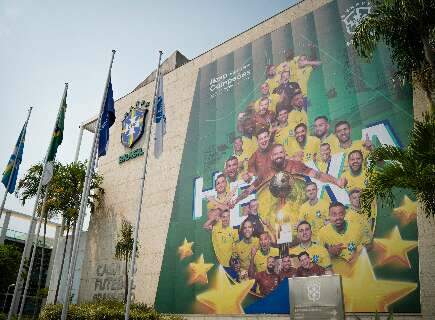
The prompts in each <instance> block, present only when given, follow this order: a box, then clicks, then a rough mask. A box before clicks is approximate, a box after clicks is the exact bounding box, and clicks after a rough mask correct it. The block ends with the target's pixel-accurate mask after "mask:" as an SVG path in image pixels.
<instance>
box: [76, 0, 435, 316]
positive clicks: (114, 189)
mask: <svg viewBox="0 0 435 320" xmlns="http://www.w3.org/2000/svg"><path fill="white" fill-rule="evenodd" d="M369 10H370V5H369V4H368V3H367V2H365V1H352V0H334V1H329V0H317V1H311V0H305V1H302V2H301V3H299V4H297V5H295V6H293V7H291V8H289V9H287V10H285V11H283V12H281V13H279V14H277V15H276V16H274V17H272V18H270V19H268V20H266V21H264V22H262V23H260V24H258V25H256V26H254V27H252V28H251V29H249V30H247V31H245V32H243V33H241V34H239V35H237V36H235V37H233V38H231V39H230V40H228V41H226V42H224V43H222V44H220V45H219V46H217V47H215V48H213V49H211V50H209V51H207V52H205V53H203V54H202V55H200V56H198V57H196V58H194V59H192V60H190V61H188V60H187V59H186V58H185V57H183V56H182V55H181V54H180V53H178V52H176V53H174V54H173V55H172V56H171V57H169V58H168V59H167V61H166V62H165V63H164V65H163V66H162V70H163V74H164V77H163V81H164V94H165V105H166V117H167V122H168V125H167V133H166V135H165V137H164V152H163V154H162V155H161V157H160V158H159V159H155V158H154V157H153V155H152V150H153V141H154V130H153V133H152V135H151V146H150V150H151V151H150V156H149V158H148V167H147V175H146V181H145V196H144V200H143V211H142V216H141V223H140V230H139V243H140V248H139V257H138V259H137V270H136V273H135V282H134V296H135V300H136V301H142V302H145V303H147V304H154V305H155V306H156V308H157V309H158V310H159V311H163V312H170V313H183V314H192V317H195V316H194V315H195V314H199V315H201V316H203V315H204V314H209V315H210V317H211V316H214V315H221V314H233V315H237V314H244V313H246V314H247V313H265V314H271V315H276V314H279V313H280V312H277V311H276V309H273V307H272V303H268V302H267V297H268V292H267V291H268V290H266V289H267V286H266V287H264V286H262V285H261V281H262V280H261V277H260V276H259V277H257V273H260V272H261V271H260V270H264V268H265V265H264V262H263V265H262V264H261V262H258V264H257V265H255V263H254V265H255V267H256V269H255V270H254V271H253V272H252V270H250V272H249V273H250V274H249V277H248V278H255V279H257V278H258V279H257V281H256V282H257V284H256V285H257V288H255V289H252V290H251V291H250V289H251V287H252V286H253V285H254V282H255V281H254V280H249V279H248V280H246V281H243V279H244V278H245V275H244V274H241V272H240V270H239V269H237V270H235V269H234V265H233V264H230V261H229V260H230V258H235V259H233V260H237V259H238V262H239V263H240V265H241V270H243V269H245V271H246V272H247V271H248V269H249V265H250V257H249V255H250V249H251V245H244V243H245V244H246V243H248V242H250V241H253V242H255V241H258V240H256V238H257V237H260V233H258V234H257V235H256V236H257V237H256V236H254V237H252V236H251V235H250V234H249V231H246V232H245V231H244V229H245V228H244V227H245V225H248V223H243V221H244V220H245V219H246V216H248V215H254V212H252V210H253V209H250V204H251V202H250V200H253V199H256V200H257V202H258V207H259V210H258V213H257V215H258V216H259V218H260V221H262V224H264V228H266V229H268V230H269V236H270V237H271V238H275V239H272V240H276V242H277V243H278V244H279V249H280V250H279V252H277V253H274V254H273V255H274V256H275V255H276V256H277V257H278V259H277V260H275V263H278V264H281V263H282V262H281V261H282V258H283V257H284V256H285V255H286V254H287V253H291V251H288V247H289V246H291V243H292V240H294V239H295V238H297V237H298V230H297V229H296V228H295V226H296V225H297V223H298V221H300V220H309V221H310V224H311V229H312V230H313V231H314V229H315V228H314V227H313V226H314V225H315V223H316V221H317V222H318V221H319V219H320V221H321V223H323V224H326V223H327V220H328V217H327V215H328V211H327V212H326V213H322V210H323V209H318V210H315V212H314V214H315V216H314V217H310V216H309V212H302V211H303V209H301V208H303V204H304V202H305V201H306V200H307V199H306V198H305V197H306V195H305V192H307V193H308V191H306V190H305V189H306V188H307V184H308V183H309V182H315V183H316V185H317V194H316V195H317V197H318V198H319V199H320V200H322V201H323V202H335V201H340V202H342V203H343V204H344V205H345V206H346V210H347V213H346V215H347V217H348V218H347V219H346V222H345V225H347V226H352V225H357V223H358V226H359V227H358V228H357V227H352V228H354V229H352V230H356V231H354V233H353V234H351V235H350V239H347V240H340V241H342V242H345V243H346V248H343V250H342V251H341V253H340V254H339V256H340V257H339V258H340V259H332V260H331V263H327V264H328V265H325V267H329V265H330V264H332V268H333V270H334V272H336V273H340V274H341V275H342V277H343V286H344V293H345V297H344V299H345V307H346V311H347V312H357V313H360V312H363V313H364V312H369V313H370V312H375V311H382V312H387V311H394V312H395V313H397V314H400V317H401V318H403V319H414V318H424V319H433V318H435V309H434V303H433V302H434V298H435V291H434V289H433V286H431V283H433V282H432V280H433V278H434V272H433V268H431V267H430V266H431V265H432V264H433V262H434V259H433V255H432V254H431V252H433V249H434V246H435V242H434V240H433V237H431V235H433V232H434V227H433V224H430V223H427V220H425V219H424V218H422V216H424V215H421V214H417V213H418V212H417V211H418V210H419V209H418V206H417V204H416V203H415V201H413V200H412V196H411V195H409V194H407V193H404V192H402V193H398V194H397V196H398V197H397V198H398V200H397V203H396V206H395V208H382V207H380V206H377V207H376V206H375V207H374V209H373V212H372V216H371V217H368V218H367V221H366V222H361V221H360V220H358V222H355V221H356V220H357V218H355V221H354V222H352V221H351V219H350V218H349V212H350V211H352V210H353V211H358V210H357V208H356V207H357V204H356V203H355V199H353V198H352V195H353V194H355V192H353V191H354V190H355V189H359V187H360V184H361V183H363V179H360V180H362V182H361V181H358V179H356V178H355V176H359V175H360V171H358V170H359V169H361V165H363V164H361V163H364V161H365V159H366V156H367V153H368V152H369V151H370V147H371V146H373V145H376V144H381V143H386V144H392V145H398V146H404V145H406V143H407V135H408V133H409V129H410V128H411V127H412V122H413V117H414V116H416V117H418V116H419V115H420V114H421V112H422V111H423V110H424V106H425V105H426V103H425V101H424V95H423V94H421V92H418V91H415V92H414V94H413V93H412V92H411V91H412V90H411V89H410V88H409V87H397V86H396V85H395V84H394V82H393V81H392V75H393V72H392V64H391V62H390V60H389V57H388V53H387V50H386V48H385V47H383V46H380V48H379V49H378V51H377V52H376V56H375V60H374V61H373V62H372V63H371V64H367V63H365V62H363V61H361V60H360V59H359V58H358V57H357V56H356V54H355V52H354V51H353V48H352V45H351V43H350V38H351V34H352V30H353V28H354V27H355V25H356V24H357V23H358V21H359V19H361V18H362V17H363V16H364V15H365V14H367V12H369ZM271 65H272V66H273V67H270V66H271ZM271 69H272V70H273V69H274V72H273V71H271ZM266 70H267V71H266ZM286 77H287V78H286ZM265 83H266V84H267V90H266V88H265V87H266V86H265ZM154 88H155V82H154V76H153V74H152V75H150V77H148V78H147V79H145V81H144V82H142V83H141V84H139V85H138V86H137V87H136V88H135V89H134V90H133V91H132V92H131V93H129V94H128V95H126V96H124V97H122V98H120V99H119V100H117V101H116V104H115V109H116V116H117V120H116V122H115V124H114V125H113V127H112V128H111V129H110V135H111V137H110V141H109V150H108V153H107V155H106V156H105V157H103V158H100V160H99V165H98V170H99V172H100V173H101V174H102V175H103V176H104V184H103V187H104V189H105V197H104V203H103V204H102V208H101V209H100V210H99V211H98V212H96V213H95V214H94V215H93V216H92V217H91V222H90V226H89V231H88V234H87V244H86V249H85V258H84V262H83V266H82V271H81V284H80V290H79V301H89V300H92V299H95V298H99V297H122V293H123V275H124V269H123V267H122V263H121V262H120V261H117V260H115V259H114V253H115V244H116V238H117V233H118V230H119V229H120V225H121V221H122V219H127V220H129V221H130V222H132V223H134V219H135V214H136V210H137V206H138V198H139V195H140V190H139V186H140V177H141V173H142V170H143V164H144V161H143V160H144V158H143V150H144V148H145V147H146V146H144V145H143V144H144V141H143V140H144V138H143V137H142V138H141V137H140V134H139V133H140V130H139V131H137V130H136V131H135V129H134V128H132V124H131V123H132V122H135V121H133V120H134V116H132V115H134V114H137V115H139V114H140V112H141V109H140V108H141V107H144V106H145V105H146V103H147V102H152V99H153V94H154ZM263 90H264V91H263ZM263 95H264V96H265V99H262V98H263V97H262V96H263ZM151 104H152V103H151ZM262 105H263V106H262ZM413 106H414V107H413ZM135 107H138V108H139V109H135ZM262 108H263V109H264V110H263V111H261V109H262ZM266 109H267V110H266ZM132 110H133V111H132ZM286 113H287V115H286ZM276 115H277V116H278V117H277V116H276ZM280 115H281V116H282V119H283V120H280V119H279V117H280ZM319 116H320V117H321V116H325V117H324V118H322V117H321V118H322V119H323V120H324V121H326V122H327V124H328V125H329V131H328V128H327V129H326V135H322V128H321V125H320V124H318V123H317V122H316V121H318V120H322V119H320V118H319ZM129 119H130V120H129ZM131 119H133V120H131ZM136 120H138V122H140V118H137V119H136ZM343 121H344V122H343ZM252 122H253V123H254V125H255V130H256V131H257V133H259V132H260V133H259V134H258V140H259V141H260V140H262V138H263V137H266V136H267V139H266V138H264V139H263V140H267V141H266V142H265V145H266V147H265V149H264V152H265V153H267V157H265V158H263V160H261V159H260V160H258V161H259V162H255V161H254V160H252V156H253V154H254V152H256V149H257V141H256V139H255V138H252V137H251V134H250V133H248V131H249V130H248V127H249V123H252ZM300 123H303V124H304V125H302V126H300V125H299V124H300ZM343 127H344V129H343ZM264 128H266V130H263V131H262V133H261V130H262V129H264ZM341 129H343V130H344V131H346V129H347V133H346V132H344V133H342V132H341ZM267 130H269V131H267ZM272 131H273V138H271V136H270V134H271V133H272ZM328 132H329V133H332V135H331V136H330V137H328V134H327V133H328ZM323 133H325V132H323ZM120 137H121V142H120V139H119V138H120ZM239 137H240V139H239ZM323 138H325V139H323ZM349 138H350V145H348V142H349V140H346V139H349ZM136 139H137V141H135V140H136ZM271 139H274V140H275V141H274V142H275V144H280V145H282V146H281V147H282V149H283V150H284V152H285V153H286V155H287V157H286V158H285V160H286V161H287V160H288V159H289V158H291V159H296V160H294V161H295V163H296V162H297V163H298V164H295V165H294V167H291V169H288V170H287V171H290V173H292V174H297V176H292V177H293V178H292V177H291V178H290V180H291V182H290V183H289V184H290V187H291V188H290V189H291V191H289V192H287V193H286V194H284V195H282V194H281V193H280V192H281V191H279V190H281V189H280V187H279V186H277V188H274V187H273V183H272V180H271V181H266V180H267V179H264V178H265V177H269V175H268V174H270V173H271V172H272V173H273V170H271V168H273V167H270V164H269V167H268V170H269V171H267V172H263V171H262V170H263V169H264V168H265V166H267V165H265V164H264V161H266V162H267V161H269V157H271V153H272V151H273V150H274V149H273V148H272V144H271V141H272V140H271ZM236 140H239V141H241V142H242V143H243V146H244V150H242V149H240V150H239V149H237V148H238V147H236V146H234V142H235V141H236ZM352 140H353V141H352ZM325 142H327V143H328V146H329V149H330V150H329V158H328V155H327V152H326V155H325V152H324V153H321V150H320V148H321V145H322V146H323V147H327V146H326V145H323V143H325ZM260 144H261V142H259V145H260ZM259 147H260V148H261V146H259ZM141 148H142V150H140V149H141ZM268 148H269V149H268ZM234 149H237V150H236V151H234ZM270 149H273V150H270ZM354 150H357V151H358V150H359V152H353V151H354ZM243 152H244V154H245V156H244V157H243V156H241V155H242V154H243ZM233 153H235V155H236V158H237V161H238V164H237V165H236V168H238V172H237V173H238V174H239V177H235V173H234V171H232V169H231V168H230V164H229V162H228V161H230V162H231V155H233ZM265 153H264V154H265ZM277 153H279V152H278V151H277ZM246 154H247V155H246ZM237 156H241V157H237ZM258 157H260V158H261V155H260V156H258ZM276 157H277V158H279V156H276ZM323 157H325V159H323ZM354 157H357V158H358V157H359V159H360V160H358V159H356V160H355V159H354ZM265 159H266V160H265ZM321 160H324V162H325V163H327V165H326V168H323V167H322V166H324V165H322V164H321ZM244 161H245V163H244V164H243V162H244ZM261 161H263V162H261ZM358 161H359V162H358ZM301 163H303V165H299V164H301ZM358 164H359V165H360V166H359V167H358ZM322 168H323V169H322ZM298 170H299V171H298ZM310 170H311V171H310ZM284 171H285V170H284ZM317 171H324V173H325V176H322V175H320V174H318V173H316V172H317ZM220 173H223V174H224V176H223V178H220V176H219V174H220ZM246 174H250V175H251V176H252V177H250V178H252V179H254V177H256V178H257V183H258V181H259V182H261V183H258V184H257V185H255V190H254V191H255V193H253V194H250V195H248V194H244V193H243V190H246V188H248V187H249V186H250V185H251V183H253V182H252V181H253V180H250V179H249V177H246V176H245V177H243V175H246ZM236 175H237V174H236ZM326 175H327V176H328V177H326ZM272 176H273V174H272ZM330 177H332V178H330ZM342 177H347V182H348V183H347V185H346V187H344V186H343V185H342V181H343V180H341V181H340V180H339V179H340V178H342ZM260 178H262V179H264V181H262V179H260ZM219 179H220V180H219ZM219 181H221V182H222V184H225V186H224V187H223V189H221V190H219V187H218V184H219V183H220V182H219ZM262 182H264V183H262ZM343 187H344V188H343ZM274 190H278V191H277V193H275V191H274ZM243 195H245V196H247V197H244V196H243ZM236 198H237V201H234V199H236ZM230 200H232V201H230ZM320 200H319V201H320ZM230 202H231V204H230ZM234 204H235V205H234ZM328 205H329V203H328ZM225 207H228V208H225ZM226 209H229V223H227V222H224V221H223V220H224V218H222V216H223V212H224V211H227V210H226ZM254 211H255V210H254ZM322 215H323V216H322ZM417 217H418V219H417ZM322 219H323V220H322ZM227 224H229V226H228V227H227ZM417 225H418V232H417ZM322 226H323V225H321V226H320V227H322ZM320 227H319V228H318V229H320ZM228 228H229V229H228ZM246 229H249V226H248V227H246ZM251 229H252V223H251ZM228 230H229V231H228ZM237 230H240V231H239V232H238V233H237ZM227 231H228V232H229V233H228V234H227V235H223V236H222V234H225V232H227ZM317 231H318V230H317V229H316V232H317ZM251 233H252V232H251ZM219 234H220V235H221V238H219V236H218V235H219ZM356 234H358V235H356ZM363 234H364V235H365V238H364V236H363ZM214 235H216V236H214ZM244 240H249V241H245V242H243V241H244ZM313 240H319V241H320V242H322V243H331V244H332V243H334V236H333V235H332V231H330V232H329V233H328V232H326V231H325V232H322V231H319V232H318V233H313ZM228 242H230V244H228ZM263 242H264V241H263ZM266 242H267V241H266ZM368 243H372V245H367V244H368ZM392 244H395V245H394V246H392ZM228 245H229V246H228ZM396 245H397V246H396ZM252 246H256V245H252ZM267 246H268V245H263V247H258V249H257V251H258V250H260V249H261V250H263V251H265V252H267V251H268V248H267ZM399 246H400V248H399V249H400V250H397V248H398V247H399ZM228 248H229V249H228ZM234 248H236V249H234ZM395 249H396V250H395ZM248 251H249V252H248ZM269 252H270V251H269ZM311 255H312V257H311V258H314V256H317V258H316V259H318V258H319V256H320V258H321V254H314V253H313V254H311ZM263 258H264V257H263ZM259 259H260V258H259ZM264 259H267V258H264ZM316 259H313V260H315V261H314V262H316V263H317V262H318V263H319V264H320V262H319V260H316ZM325 259H326V258H325ZM327 259H329V257H328V258H327ZM233 260H232V261H233ZM260 260H261V259H260ZM233 262H234V261H233ZM293 262H294V263H295V264H297V263H298V262H297V259H296V260H294V261H293ZM280 268H281V269H282V267H281V266H275V270H276V271H277V272H279V269H280ZM272 280H273V279H272ZM271 286H272V287H270V286H269V287H270V288H269V289H270V290H269V291H272V293H273V292H275V293H276V292H277V287H276V286H278V283H276V284H272V285H271ZM272 293H270V294H272ZM281 298H282V297H281ZM276 299H280V298H279V297H277V298H276ZM264 317H267V316H264Z"/></svg>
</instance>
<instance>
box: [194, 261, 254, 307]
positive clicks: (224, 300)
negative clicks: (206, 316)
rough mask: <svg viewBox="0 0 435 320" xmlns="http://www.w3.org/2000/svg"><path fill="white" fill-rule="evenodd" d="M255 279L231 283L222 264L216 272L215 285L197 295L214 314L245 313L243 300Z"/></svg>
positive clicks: (200, 301) (199, 300)
mask: <svg viewBox="0 0 435 320" xmlns="http://www.w3.org/2000/svg"><path fill="white" fill-rule="evenodd" d="M254 282H255V280H248V281H244V282H242V283H235V284H233V285H232V284H231V283H230V280H229V279H228V278H227V276H226V274H225V271H224V269H223V267H222V266H219V268H218V270H217V273H216V280H215V285H214V287H213V288H212V289H209V290H207V291H205V292H203V293H201V294H199V295H197V296H196V299H197V300H198V302H199V303H201V304H203V305H205V306H206V307H208V308H210V309H211V310H212V313H214V314H243V313H244V312H243V308H242V302H243V300H244V299H245V297H246V296H247V295H248V293H249V290H250V289H251V288H252V286H253V285H254Z"/></svg>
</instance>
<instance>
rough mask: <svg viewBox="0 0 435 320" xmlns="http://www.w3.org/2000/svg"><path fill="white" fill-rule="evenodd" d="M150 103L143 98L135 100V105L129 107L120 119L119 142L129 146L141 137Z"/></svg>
mask: <svg viewBox="0 0 435 320" xmlns="http://www.w3.org/2000/svg"><path fill="white" fill-rule="evenodd" d="M149 105H150V103H149V102H146V101H144V100H142V101H137V102H136V105H135V106H134V107H133V106H132V107H130V111H129V112H127V113H125V115H124V120H122V132H121V143H122V144H123V145H124V146H126V147H128V148H131V147H133V145H134V144H135V143H136V142H137V141H138V140H139V139H140V138H141V137H142V134H143V131H144V127H145V119H146V115H147V113H148V107H149Z"/></svg>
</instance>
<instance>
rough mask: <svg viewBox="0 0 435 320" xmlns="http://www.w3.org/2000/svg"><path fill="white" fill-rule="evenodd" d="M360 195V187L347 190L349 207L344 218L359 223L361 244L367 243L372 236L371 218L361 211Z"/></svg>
mask: <svg viewBox="0 0 435 320" xmlns="http://www.w3.org/2000/svg"><path fill="white" fill-rule="evenodd" d="M360 195H361V189H353V190H351V191H350V192H349V200H350V207H349V208H348V209H347V210H346V219H347V220H349V221H350V222H351V223H352V222H354V223H359V225H360V226H361V229H362V231H363V244H364V245H367V244H369V243H370V242H371V241H372V237H373V229H372V226H373V223H372V222H373V218H372V217H370V218H369V217H367V216H366V215H365V214H363V213H362V212H361V205H360Z"/></svg>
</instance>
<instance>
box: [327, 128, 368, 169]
mask: <svg viewBox="0 0 435 320" xmlns="http://www.w3.org/2000/svg"><path fill="white" fill-rule="evenodd" d="M351 132H352V129H351V127H350V124H349V122H347V121H339V122H337V124H336V125H335V135H336V136H337V139H338V142H339V152H344V161H345V164H344V169H347V165H348V164H347V157H348V155H349V153H351V152H352V151H354V150H360V151H361V152H362V154H363V156H364V159H363V160H365V159H366V158H367V155H368V153H369V152H370V151H371V150H372V142H371V141H370V139H369V136H368V135H366V137H365V140H364V141H362V140H355V141H352V138H351Z"/></svg>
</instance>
